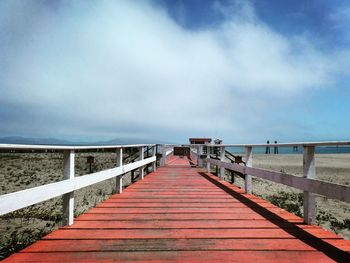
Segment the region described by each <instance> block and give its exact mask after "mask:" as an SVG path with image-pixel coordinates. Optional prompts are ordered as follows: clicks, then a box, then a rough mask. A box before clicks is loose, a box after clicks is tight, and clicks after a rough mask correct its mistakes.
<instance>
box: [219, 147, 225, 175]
mask: <svg viewBox="0 0 350 263" xmlns="http://www.w3.org/2000/svg"><path fill="white" fill-rule="evenodd" d="M220 161H221V162H224V161H225V147H224V146H221V147H220ZM219 177H220V179H221V180H224V179H225V168H224V167H222V166H220V176H219Z"/></svg>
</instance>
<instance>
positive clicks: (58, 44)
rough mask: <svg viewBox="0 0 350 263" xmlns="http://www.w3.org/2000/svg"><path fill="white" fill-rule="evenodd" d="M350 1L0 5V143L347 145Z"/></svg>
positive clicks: (12, 0)
mask: <svg viewBox="0 0 350 263" xmlns="http://www.w3.org/2000/svg"><path fill="white" fill-rule="evenodd" d="M349 24H350V3H349V1H345V0H344V1H340V0H332V1H331V0H304V1H302V0H300V1H298V0H284V1H278V0H269V1H268V0H247V1H242V0H230V1H224V0H222V1H220V0H217V1H200V0H187V1H185V0H172V1H166V0H153V1H151V0H150V1H147V0H145V1H123V0H120V1H107V0H105V1H104V0H102V1H68V0H56V1H48V0H36V1H35V0H28V1H20V0H4V1H1V2H0V79H1V80H2V81H1V84H0V92H1V95H0V107H1V108H0V121H1V126H0V136H1V137H2V136H15V135H16V136H25V137H55V138H60V139H69V140H74V141H95V140H98V141H100V140H107V139H112V138H147V139H154V140H161V141H169V142H185V141H187V138H188V137H197V136H198V137H203V136H205V137H207V136H208V137H213V138H216V137H219V138H222V139H224V142H227V143H256V142H264V141H266V140H267V139H269V140H278V141H281V142H287V141H310V140H313V141H321V140H349V139H350V138H349V134H350V122H349V121H348V116H349V115H350V106H349V102H350V91H349V88H348V83H350V71H349V68H350V27H349V26H348V25H349Z"/></svg>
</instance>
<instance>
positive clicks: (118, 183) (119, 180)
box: [115, 148, 123, 194]
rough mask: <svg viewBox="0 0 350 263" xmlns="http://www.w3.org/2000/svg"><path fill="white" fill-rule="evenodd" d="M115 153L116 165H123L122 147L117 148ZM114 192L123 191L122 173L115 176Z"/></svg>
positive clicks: (119, 192)
mask: <svg viewBox="0 0 350 263" xmlns="http://www.w3.org/2000/svg"><path fill="white" fill-rule="evenodd" d="M116 154H117V167H119V166H122V165H123V148H119V149H117V151H116ZM115 186H116V193H117V194H121V193H122V192H123V175H120V176H117V177H116V182H115Z"/></svg>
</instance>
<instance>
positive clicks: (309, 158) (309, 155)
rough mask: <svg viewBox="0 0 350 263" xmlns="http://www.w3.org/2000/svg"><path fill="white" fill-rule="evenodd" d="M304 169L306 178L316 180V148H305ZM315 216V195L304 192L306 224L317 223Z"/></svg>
mask: <svg viewBox="0 0 350 263" xmlns="http://www.w3.org/2000/svg"><path fill="white" fill-rule="evenodd" d="M303 168H304V177H305V178H310V179H315V178H316V168H315V146H304V156H303ZM315 215H316V203H315V195H314V194H313V193H310V192H308V191H304V222H305V223H307V224H313V223H315Z"/></svg>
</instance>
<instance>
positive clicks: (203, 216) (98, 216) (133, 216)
mask: <svg viewBox="0 0 350 263" xmlns="http://www.w3.org/2000/svg"><path fill="white" fill-rule="evenodd" d="M279 217H280V218H281V219H284V220H289V221H290V220H297V222H302V219H300V217H298V216H296V215H293V214H291V213H283V214H282V213H281V214H280V215H279ZM216 219H222V220H226V219H229V220H231V219H240V220H266V219H267V220H276V218H275V216H270V215H264V216H263V215H260V214H258V213H242V212H240V211H236V212H226V213H213V214H209V213H173V214H170V213H169V214H140V213H127V214H126V213H125V214H112V213H90V212H89V211H88V212H87V213H85V214H82V215H80V216H79V217H78V218H76V219H75V220H76V221H78V220H216Z"/></svg>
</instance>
